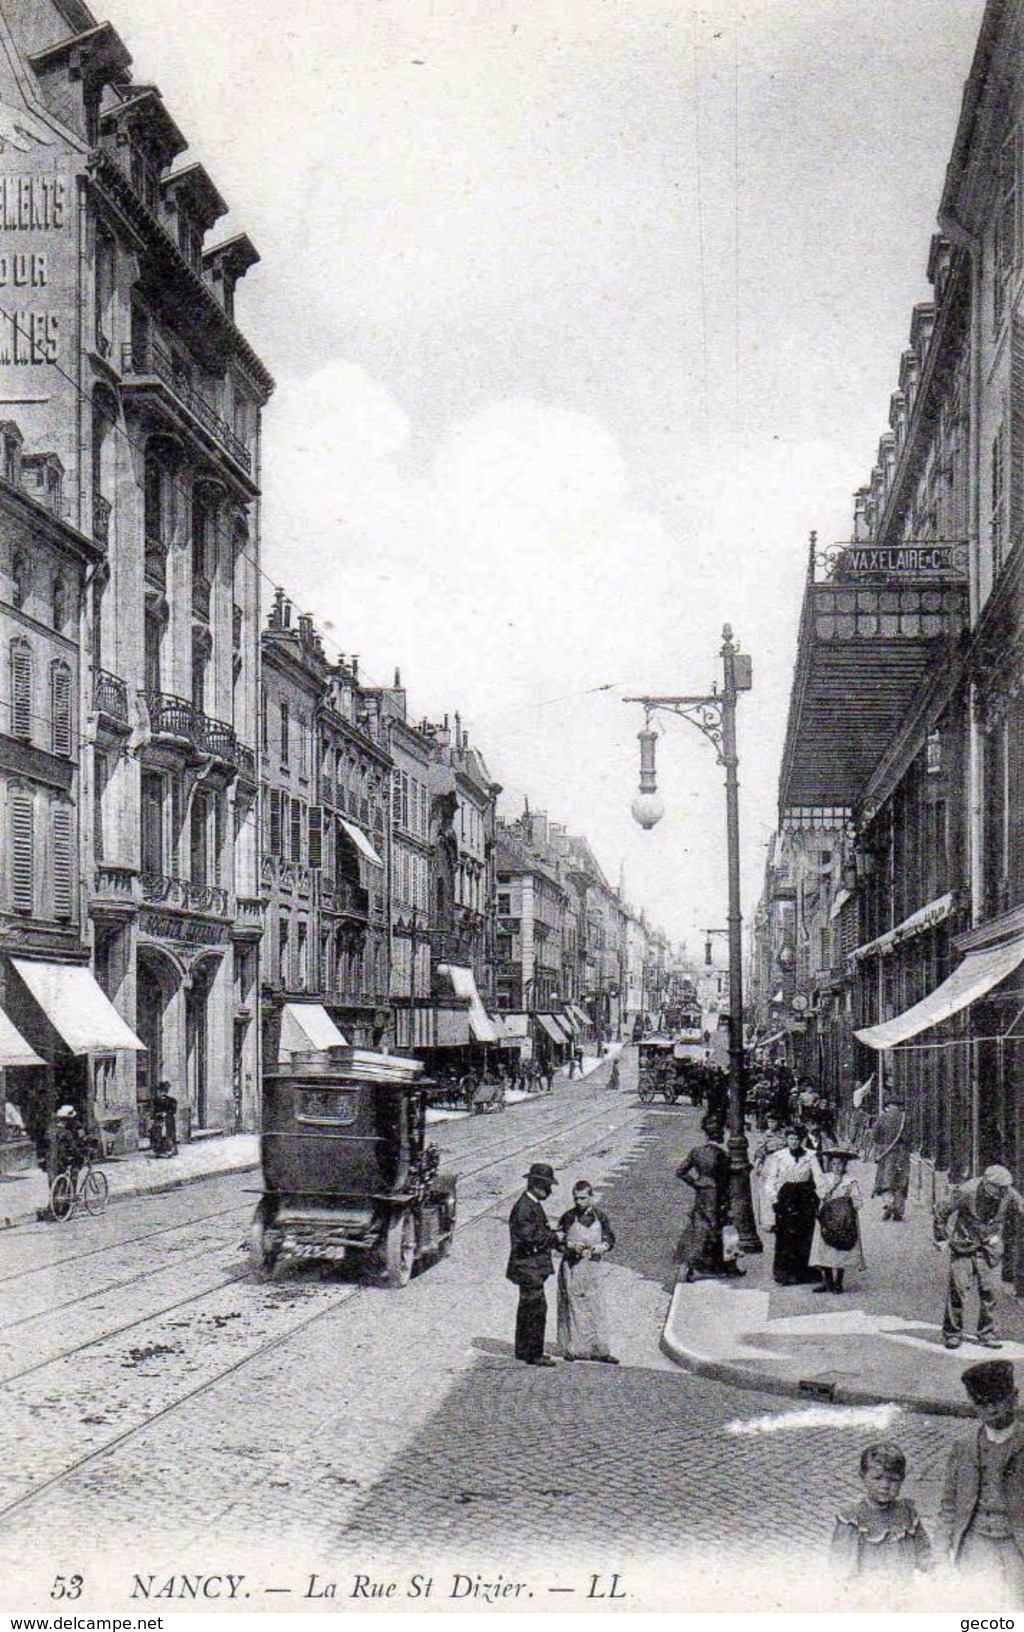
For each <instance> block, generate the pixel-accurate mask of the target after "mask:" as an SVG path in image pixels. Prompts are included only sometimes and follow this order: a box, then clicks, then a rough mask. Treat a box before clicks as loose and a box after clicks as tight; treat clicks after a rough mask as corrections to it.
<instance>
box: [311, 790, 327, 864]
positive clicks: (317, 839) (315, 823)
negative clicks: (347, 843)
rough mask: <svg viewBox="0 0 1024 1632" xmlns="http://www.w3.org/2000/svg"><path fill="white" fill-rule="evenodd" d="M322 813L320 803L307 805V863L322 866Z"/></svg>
mask: <svg viewBox="0 0 1024 1632" xmlns="http://www.w3.org/2000/svg"><path fill="white" fill-rule="evenodd" d="M323 841H324V813H323V809H322V807H321V806H320V805H310V807H309V865H310V866H311V867H322V866H323Z"/></svg>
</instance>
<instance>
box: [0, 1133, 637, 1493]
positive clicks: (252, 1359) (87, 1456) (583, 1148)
mask: <svg viewBox="0 0 1024 1632" xmlns="http://www.w3.org/2000/svg"><path fill="white" fill-rule="evenodd" d="M614 1108H615V1109H618V1108H619V1107H618V1106H616V1107H614ZM611 1109H613V1107H610V1106H603V1107H602V1108H601V1109H600V1110H598V1111H594V1112H593V1113H592V1114H590V1115H588V1116H585V1117H581V1118H579V1119H578V1120H576V1121H574V1122H571V1123H569V1124H567V1125H565V1126H563V1127H561V1128H558V1129H550V1130H548V1129H545V1130H537V1132H536V1134H535V1136H534V1137H533V1138H531V1139H529V1140H527V1141H525V1142H523V1143H520V1144H518V1145H515V1146H510V1147H507V1148H506V1149H505V1150H503V1151H502V1152H501V1153H500V1154H499V1155H497V1156H491V1157H490V1159H489V1160H488V1161H486V1162H482V1163H479V1164H478V1165H477V1166H476V1167H475V1168H470V1169H465V1170H463V1171H462V1172H460V1175H459V1176H460V1179H470V1178H473V1177H476V1176H478V1175H479V1174H481V1173H484V1172H487V1171H488V1170H489V1169H490V1168H492V1167H496V1166H498V1165H499V1164H500V1163H501V1162H504V1161H509V1160H511V1159H512V1158H513V1157H516V1156H521V1155H525V1154H526V1153H527V1152H529V1151H533V1150H536V1149H537V1148H538V1146H540V1145H546V1146H548V1147H551V1146H553V1145H555V1144H558V1145H562V1146H564V1144H565V1141H567V1140H569V1139H572V1138H574V1137H576V1136H578V1135H579V1134H580V1133H581V1132H582V1130H584V1129H587V1128H590V1127H591V1126H592V1125H593V1124H594V1123H595V1122H599V1123H601V1124H603V1126H602V1131H601V1133H600V1134H599V1135H598V1136H597V1137H595V1138H592V1139H590V1140H585V1142H584V1143H583V1144H582V1145H579V1146H574V1148H572V1149H571V1150H565V1149H563V1150H562V1151H561V1152H560V1153H559V1154H560V1158H561V1160H563V1161H566V1162H568V1161H572V1160H577V1159H579V1158H581V1157H582V1156H584V1155H587V1154H589V1153H591V1152H593V1151H594V1150H596V1149H597V1148H598V1146H599V1145H600V1144H601V1143H602V1142H603V1141H604V1140H605V1139H606V1138H608V1137H610V1136H613V1135H614V1134H615V1133H616V1132H617V1131H619V1129H620V1128H621V1127H622V1126H623V1125H624V1124H626V1123H627V1122H628V1121H629V1120H630V1116H631V1115H632V1114H635V1112H636V1111H637V1110H638V1109H642V1107H638V1106H637V1105H636V1104H635V1103H631V1104H630V1105H629V1106H628V1107H627V1106H626V1105H625V1104H622V1105H621V1109H622V1111H623V1112H628V1114H625V1115H622V1116H621V1117H619V1118H617V1119H616V1120H615V1122H614V1123H613V1124H609V1121H608V1112H609V1110H611ZM549 1153H550V1150H549ZM509 1194H511V1191H510V1190H505V1189H502V1191H501V1192H499V1193H497V1194H493V1195H490V1196H488V1197H487V1198H486V1200H482V1201H480V1202H477V1203H476V1204H475V1205H474V1210H473V1211H471V1212H470V1213H469V1215H468V1216H465V1217H463V1218H462V1219H460V1225H459V1228H460V1230H466V1229H471V1228H473V1226H474V1225H477V1224H479V1223H481V1222H482V1221H483V1220H484V1219H486V1218H487V1217H488V1216H491V1215H493V1211H494V1208H495V1206H496V1205H497V1204H498V1202H499V1201H500V1200H502V1199H503V1198H504V1197H506V1196H508V1195H509ZM232 1210H234V1209H226V1211H232ZM248 1276H249V1271H248V1266H245V1267H243V1268H240V1269H239V1271H238V1273H237V1274H234V1275H229V1276H227V1277H225V1278H224V1279H223V1280H222V1281H221V1282H219V1283H218V1284H217V1285H215V1286H213V1287H209V1288H207V1289H205V1290H204V1291H203V1292H200V1293H193V1294H191V1295H190V1296H189V1297H187V1298H182V1299H179V1300H177V1301H176V1302H175V1303H173V1304H170V1305H168V1306H167V1307H166V1308H165V1309H163V1310H160V1311H156V1312H153V1311H151V1312H149V1313H148V1314H146V1315H143V1316H141V1317H140V1318H139V1319H137V1320H135V1321H131V1322H128V1323H126V1324H125V1325H124V1326H122V1327H120V1328H117V1329H115V1330H114V1331H111V1332H107V1333H104V1334H102V1336H100V1337H97V1338H93V1339H90V1340H89V1341H88V1342H86V1343H82V1344H79V1345H76V1346H73V1347H71V1348H69V1349H66V1350H64V1351H62V1353H61V1354H59V1355H55V1356H50V1357H49V1358H48V1359H46V1360H44V1361H41V1362H39V1363H38V1364H37V1365H35V1366H32V1367H27V1368H25V1370H23V1371H22V1372H20V1373H18V1374H17V1376H16V1377H15V1376H12V1377H10V1378H8V1379H6V1380H5V1382H4V1383H3V1385H0V1386H2V1387H4V1388H6V1387H8V1386H9V1385H10V1384H12V1383H14V1382H15V1381H21V1380H23V1379H25V1378H27V1377H30V1376H32V1375H36V1376H38V1375H39V1374H41V1373H43V1372H45V1371H46V1370H48V1369H50V1368H52V1367H56V1366H59V1365H62V1364H65V1363H66V1362H68V1361H70V1360H73V1359H74V1358H75V1357H76V1356H80V1355H83V1354H85V1353H86V1352H87V1351H88V1350H90V1349H96V1348H98V1347H99V1346H100V1345H101V1344H103V1343H105V1342H108V1341H110V1340H111V1339H113V1338H116V1337H120V1336H123V1335H124V1333H126V1332H128V1331H131V1330H133V1329H135V1328H137V1327H140V1326H144V1325H146V1324H149V1323H150V1322H152V1321H157V1320H161V1319H165V1318H166V1317H167V1316H168V1315H172V1314H174V1313H175V1312H177V1311H179V1310H182V1309H185V1308H186V1307H188V1306H189V1305H194V1304H196V1303H199V1302H201V1301H202V1300H204V1299H207V1298H211V1297H214V1296H216V1294H217V1293H218V1292H220V1291H222V1290H224V1289H225V1288H226V1287H230V1286H232V1285H234V1284H237V1283H239V1282H245V1281H247V1280H248ZM271 1290H272V1288H271ZM369 1291H371V1289H370V1288H369V1287H367V1286H365V1285H354V1286H349V1287H346V1288H345V1289H344V1291H343V1292H341V1293H340V1295H338V1296H336V1297H332V1298H330V1299H329V1300H328V1301H325V1302H323V1303H321V1304H320V1305H319V1306H318V1307H317V1308H316V1309H314V1310H313V1311H312V1312H311V1313H310V1314H308V1315H306V1316H304V1317H302V1318H300V1319H297V1320H294V1321H292V1322H290V1323H289V1324H288V1325H287V1326H286V1328H285V1329H284V1330H283V1331H280V1332H278V1333H276V1334H274V1335H273V1336H271V1337H269V1338H266V1339H264V1340H262V1341H260V1342H258V1343H257V1344H256V1345H255V1346H253V1347H251V1348H249V1349H248V1350H247V1351H246V1353H244V1354H242V1355H239V1356H238V1357H237V1358H236V1359H235V1360H233V1361H232V1362H231V1363H230V1364H227V1365H223V1366H221V1367H219V1368H218V1369H217V1370H216V1371H215V1372H213V1373H212V1374H211V1375H209V1376H207V1377H206V1378H204V1379H203V1380H202V1381H201V1382H198V1383H197V1384H196V1385H195V1386H194V1387H192V1388H189V1389H186V1390H185V1391H184V1392H179V1393H177V1394H176V1395H175V1397H174V1399H172V1400H169V1401H168V1402H167V1403H166V1404H165V1405H163V1406H161V1407H160V1408H159V1409H158V1410H155V1411H150V1412H148V1413H147V1414H146V1415H144V1416H143V1417H141V1418H140V1419H139V1420H138V1421H136V1422H133V1423H130V1424H129V1425H127V1426H126V1427H125V1428H124V1429H123V1430H122V1431H121V1432H120V1433H118V1434H115V1435H113V1436H110V1437H108V1438H106V1439H105V1440H104V1442H103V1443H102V1444H101V1445H95V1446H91V1447H90V1448H89V1449H88V1450H86V1451H85V1452H84V1453H83V1454H82V1455H81V1456H78V1457H76V1458H75V1459H74V1460H73V1461H72V1462H70V1463H69V1464H68V1465H67V1466H65V1467H64V1468H61V1469H59V1470H57V1471H55V1472H54V1473H52V1474H50V1475H49V1476H48V1477H45V1478H43V1479H41V1480H40V1481H39V1482H38V1483H37V1484H35V1485H33V1486H32V1487H31V1488H30V1489H29V1490H27V1491H23V1492H22V1493H20V1494H19V1495H17V1496H16V1497H15V1498H14V1499H13V1500H11V1501H8V1502H7V1503H6V1504H5V1505H3V1506H2V1507H0V1523H2V1521H4V1520H5V1519H7V1518H8V1517H10V1516H12V1515H14V1514H16V1513H19V1512H21V1511H23V1510H24V1509H25V1508H26V1507H29V1506H30V1505H31V1504H32V1503H34V1502H36V1501H37V1500H38V1499H39V1498H40V1497H42V1496H43V1495H45V1494H46V1492H47V1491H50V1490H53V1489H54V1488H55V1487H57V1486H58V1485H60V1484H61V1483H63V1482H64V1481H66V1480H68V1479H71V1478H73V1477H74V1476H75V1475H76V1474H77V1473H79V1472H81V1471H82V1470H83V1469H86V1468H88V1467H90V1466H92V1465H93V1464H94V1463H96V1462H98V1461H100V1460H101V1459H102V1458H104V1457H106V1456H109V1455H110V1454H111V1453H112V1452H114V1451H116V1450H117V1449H118V1448H119V1447H120V1446H122V1445H124V1444H126V1443H127V1442H129V1441H130V1440H132V1439H134V1438H136V1437H137V1436H138V1435H139V1434H142V1433H145V1432H146V1431H147V1430H148V1429H149V1428H151V1427H152V1426H153V1425H154V1424H156V1423H158V1422H160V1421H162V1420H163V1419H165V1418H167V1417H168V1416H170V1415H172V1414H173V1413H174V1412H175V1411H178V1410H180V1409H182V1408H183V1407H184V1406H186V1405H188V1404H189V1403H190V1402H191V1401H193V1400H195V1399H197V1398H199V1397H200V1396H201V1395H203V1394H205V1393H208V1392H209V1391H210V1390H211V1389H213V1388H215V1387H217V1386H218V1385H219V1384H220V1383H221V1382H223V1381H224V1380H225V1379H226V1378H228V1377H230V1376H232V1375H233V1374H235V1373H237V1372H238V1371H240V1370H242V1369H243V1368H244V1367H246V1366H247V1365H250V1364H256V1363H258V1362H260V1361H261V1360H263V1359H264V1358H265V1357H266V1356H267V1355H268V1354H270V1353H272V1352H273V1351H274V1350H275V1349H278V1348H280V1347H281V1346H282V1345H284V1344H285V1343H287V1342H289V1341H291V1340H292V1339H293V1338H295V1337H297V1336H298V1335H299V1334H301V1333H303V1332H305V1331H306V1330H308V1328H309V1327H311V1326H313V1325H315V1324H316V1323H317V1322H319V1321H321V1320H324V1319H326V1318H327V1317H328V1316H330V1315H332V1314H334V1313H336V1312H337V1310H339V1309H340V1308H343V1307H344V1306H345V1305H346V1304H349V1303H352V1302H354V1301H356V1300H358V1299H363V1298H365V1297H366V1295H367V1293H368V1292H369Z"/></svg>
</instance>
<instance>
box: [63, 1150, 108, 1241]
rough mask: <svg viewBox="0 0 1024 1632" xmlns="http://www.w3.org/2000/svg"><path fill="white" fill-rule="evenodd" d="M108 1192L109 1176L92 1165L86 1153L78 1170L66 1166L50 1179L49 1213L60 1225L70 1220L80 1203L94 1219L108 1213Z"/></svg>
mask: <svg viewBox="0 0 1024 1632" xmlns="http://www.w3.org/2000/svg"><path fill="white" fill-rule="evenodd" d="M109 1194H110V1187H109V1185H108V1184H107V1175H106V1174H105V1173H104V1172H102V1171H101V1170H100V1169H99V1168H98V1167H93V1165H92V1161H91V1159H90V1158H89V1157H88V1156H87V1157H86V1158H85V1160H84V1161H83V1163H82V1165H81V1167H80V1168H78V1169H77V1171H76V1170H75V1169H74V1168H65V1169H64V1170H63V1172H61V1173H55V1174H54V1176H53V1178H52V1179H51V1181H50V1212H51V1214H52V1216H53V1217H54V1218H55V1219H56V1220H57V1222H58V1223H59V1224H63V1223H64V1222H65V1220H66V1219H69V1218H70V1217H71V1215H72V1214H73V1213H74V1211H75V1209H76V1208H77V1207H78V1206H82V1207H84V1208H85V1210H86V1212H87V1213H89V1214H90V1215H91V1216H92V1217H94V1218H95V1217H98V1215H99V1214H100V1213H105V1212H106V1210H107V1198H108V1196H109Z"/></svg>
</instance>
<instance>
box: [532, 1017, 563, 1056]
mask: <svg viewBox="0 0 1024 1632" xmlns="http://www.w3.org/2000/svg"><path fill="white" fill-rule="evenodd" d="M537 1020H538V1022H539V1024H540V1025H541V1026H542V1027H543V1029H544V1030H545V1031H546V1032H547V1034H548V1036H549V1037H550V1038H551V1041H552V1042H553V1043H557V1044H558V1046H559V1047H560V1048H564V1047H565V1045H566V1043H567V1042H568V1041H569V1039H568V1038H567V1037H566V1035H565V1032H564V1031H563V1030H562V1028H561V1026H560V1025H559V1024H558V1021H557V1020H556V1019H555V1017H554V1015H553V1014H538V1016H537Z"/></svg>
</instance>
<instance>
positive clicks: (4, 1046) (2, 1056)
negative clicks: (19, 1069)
mask: <svg viewBox="0 0 1024 1632" xmlns="http://www.w3.org/2000/svg"><path fill="white" fill-rule="evenodd" d="M43 1064H45V1061H43V1060H41V1059H40V1058H39V1055H38V1054H37V1053H36V1051H35V1049H34V1048H30V1047H29V1045H28V1043H26V1041H25V1039H24V1037H23V1036H22V1035H21V1032H20V1031H19V1030H18V1028H17V1026H16V1025H15V1024H14V1022H13V1021H12V1020H9V1019H8V1018H7V1016H6V1014H5V1013H4V1011H3V1009H0V1065H43Z"/></svg>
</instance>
